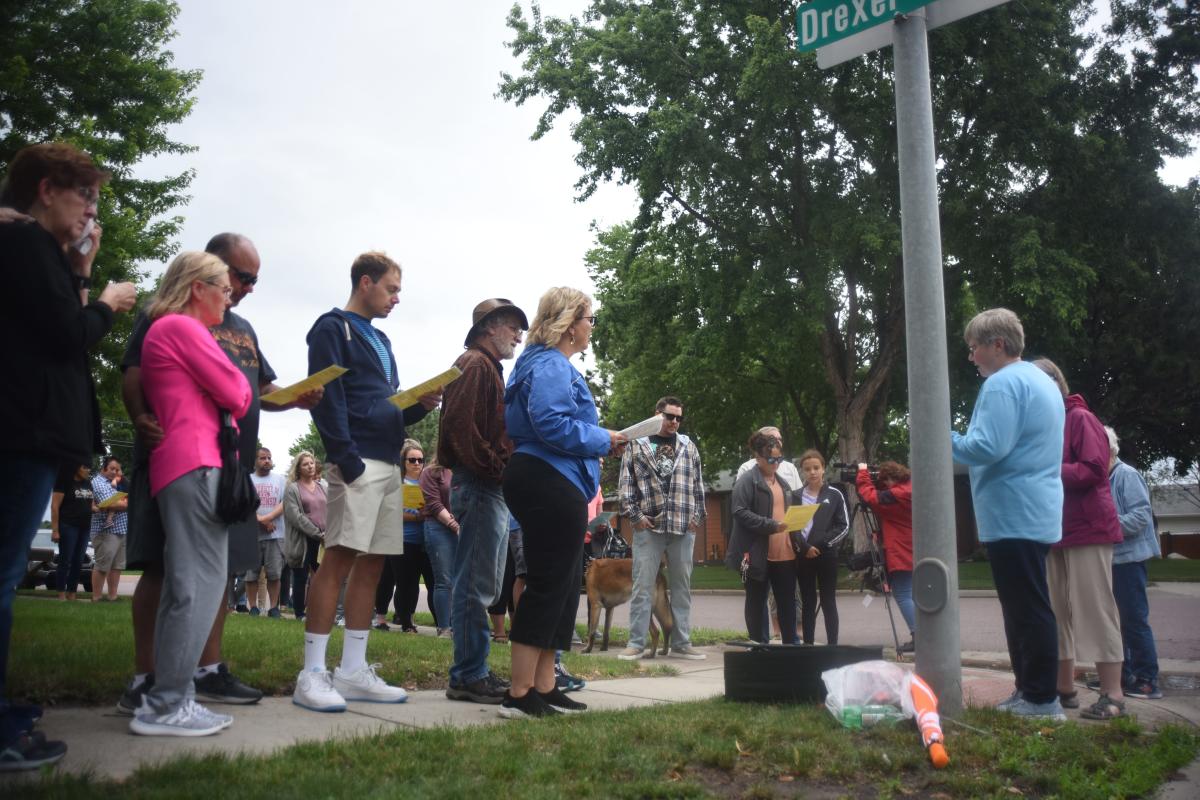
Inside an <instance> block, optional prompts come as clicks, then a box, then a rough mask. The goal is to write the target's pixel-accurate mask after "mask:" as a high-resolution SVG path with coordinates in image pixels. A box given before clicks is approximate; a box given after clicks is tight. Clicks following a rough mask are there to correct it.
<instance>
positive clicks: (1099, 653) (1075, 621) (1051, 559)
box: [1046, 544, 1125, 664]
mask: <svg viewBox="0 0 1200 800" xmlns="http://www.w3.org/2000/svg"><path fill="white" fill-rule="evenodd" d="M1112 552H1113V546H1112V545H1111V544H1089V545H1084V546H1082V547H1062V548H1053V549H1051V550H1050V555H1049V556H1047V557H1046V583H1047V584H1048V586H1049V588H1050V608H1051V609H1053V610H1054V619H1055V620H1056V621H1057V623H1058V659H1059V661H1072V660H1073V661H1080V662H1083V663H1085V664H1097V663H1100V664H1106V663H1120V662H1121V661H1124V660H1125V651H1124V648H1123V647H1122V645H1121V620H1120V617H1119V616H1118V615H1117V602H1116V601H1115V600H1114V599H1113V593H1112Z"/></svg>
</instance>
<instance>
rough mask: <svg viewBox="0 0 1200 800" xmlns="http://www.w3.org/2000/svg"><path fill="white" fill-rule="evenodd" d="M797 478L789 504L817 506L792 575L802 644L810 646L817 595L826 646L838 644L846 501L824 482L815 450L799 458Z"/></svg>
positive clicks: (802, 535)
mask: <svg viewBox="0 0 1200 800" xmlns="http://www.w3.org/2000/svg"><path fill="white" fill-rule="evenodd" d="M800 476H801V477H802V478H803V479H804V486H802V487H801V488H799V489H797V490H796V491H795V492H794V493H793V497H792V501H793V502H795V503H802V504H804V505H812V504H817V503H819V504H820V505H821V508H819V509H818V510H817V512H816V514H814V515H813V518H812V522H810V523H809V525H808V527H806V528H805V529H804V530H803V531H801V532H800V535H799V536H797V537H796V539H797V543H796V544H797V547H796V553H797V559H796V574H797V576H798V577H799V580H800V604H801V610H800V628H801V631H802V633H803V635H804V643H805V644H812V643H813V635H814V633H815V632H816V627H817V593H818V591H819V592H820V596H821V610H822V611H823V612H824V614H825V637H826V640H827V642H828V644H837V641H838V613H837V573H838V563H837V547H838V545H839V544H840V543H841V541H842V540H843V539H845V538H846V534H848V533H849V532H850V523H849V515H847V513H846V498H845V497H843V496H842V493H841V492H839V491H838V490H837V489H835V488H833V487H832V486H829V485H827V484H826V483H825V459H824V457H823V456H822V455H821V454H820V453H818V452H817V451H816V450H806V451H804V453H803V454H802V455H801V456H800Z"/></svg>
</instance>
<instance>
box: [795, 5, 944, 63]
mask: <svg viewBox="0 0 1200 800" xmlns="http://www.w3.org/2000/svg"><path fill="white" fill-rule="evenodd" d="M931 2H933V0H813V2H811V3H804V4H803V5H800V6H798V7H797V8H796V49H797V50H799V51H801V52H807V51H809V50H816V49H817V48H818V47H824V46H825V45H827V44H829V43H831V42H836V41H837V40H839V39H845V38H846V37H847V36H853V35H854V34H856V33H859V32H861V31H864V30H866V29H867V28H870V27H872V26H875V25H879V24H881V23H884V22H890V21H891V20H893V19H895V17H896V15H897V14H908V13H909V12H912V11H916V10H917V9H918V8H921V7H922V6H925V5H928V4H929V3H931Z"/></svg>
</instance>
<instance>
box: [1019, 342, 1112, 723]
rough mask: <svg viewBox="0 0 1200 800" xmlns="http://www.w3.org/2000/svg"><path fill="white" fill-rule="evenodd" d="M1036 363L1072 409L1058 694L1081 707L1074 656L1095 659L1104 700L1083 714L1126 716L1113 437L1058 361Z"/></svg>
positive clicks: (1061, 557)
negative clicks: (1115, 580)
mask: <svg viewBox="0 0 1200 800" xmlns="http://www.w3.org/2000/svg"><path fill="white" fill-rule="evenodd" d="M1033 363H1034V365H1035V366H1037V367H1038V368H1040V369H1041V370H1042V371H1043V372H1045V373H1046V374H1047V375H1049V376H1050V377H1051V378H1053V379H1054V382H1055V383H1056V384H1058V388H1059V391H1061V392H1062V395H1063V402H1064V403H1066V407H1067V420H1066V428H1065V430H1064V433H1063V465H1062V482H1063V536H1062V541H1060V542H1059V543H1058V544H1056V545H1054V546H1053V548H1052V549H1051V550H1050V556H1049V557H1048V558H1047V559H1046V582H1047V584H1048V585H1049V589H1050V607H1051V608H1052V609H1053V610H1054V617H1055V619H1056V620H1057V622H1058V694H1059V699H1060V700H1061V701H1062V704H1063V706H1064V707H1066V708H1078V706H1079V700H1078V698H1077V697H1076V694H1077V692H1076V691H1075V662H1076V661H1077V660H1078V661H1091V662H1093V663H1095V665H1096V672H1098V673H1099V675H1100V699H1099V700H1097V701H1096V702H1095V703H1093V704H1092V705H1091V706H1089V707H1088V708H1085V709H1084V710H1083V711H1081V712H1080V714H1081V715H1082V716H1084V717H1087V718H1088V719H1101V720H1107V719H1113V718H1115V717H1120V716H1124V714H1125V696H1124V694H1123V693H1122V691H1121V664H1122V662H1123V661H1124V658H1125V655H1124V649H1123V646H1122V644H1121V622H1120V617H1119V616H1118V614H1117V603H1116V601H1115V600H1114V599H1113V593H1112V557H1113V545H1114V544H1116V543H1117V542H1120V541H1121V523H1120V521H1119V520H1118V519H1117V509H1116V505H1115V504H1114V503H1113V499H1112V491H1111V490H1110V488H1109V485H1108V437H1107V436H1106V435H1105V433H1104V426H1103V425H1101V424H1100V420H1098V419H1096V415H1095V414H1093V413H1092V412H1091V411H1090V410H1089V409H1088V406H1087V402H1086V401H1085V400H1084V399H1083V397H1081V396H1080V395H1077V394H1071V393H1070V390H1069V389H1068V388H1067V380H1066V378H1065V377H1063V373H1062V370H1060V369H1059V368H1058V367H1057V366H1056V365H1055V364H1054V362H1053V361H1050V360H1049V359H1046V358H1039V359H1038V360H1036V361H1034V362H1033Z"/></svg>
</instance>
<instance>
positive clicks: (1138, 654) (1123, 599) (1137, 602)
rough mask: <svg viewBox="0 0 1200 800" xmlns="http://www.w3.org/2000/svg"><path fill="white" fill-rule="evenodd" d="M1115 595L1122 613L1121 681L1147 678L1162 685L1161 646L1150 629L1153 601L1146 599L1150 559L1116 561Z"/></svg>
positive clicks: (1128, 682) (1130, 684) (1147, 681)
mask: <svg viewBox="0 0 1200 800" xmlns="http://www.w3.org/2000/svg"><path fill="white" fill-rule="evenodd" d="M1112 578H1113V599H1114V600H1116V601H1117V613H1118V614H1119V615H1120V616H1121V643H1122V644H1123V645H1124V647H1125V665H1124V666H1123V667H1122V668H1121V685H1122V686H1132V685H1133V684H1135V683H1141V682H1142V681H1145V682H1146V683H1149V684H1150V685H1151V686H1153V687H1154V688H1156V689H1157V688H1158V649H1157V648H1156V647H1155V646H1154V631H1153V630H1151V629H1150V603H1149V602H1148V601H1147V600H1146V562H1145V561H1131V562H1128V563H1125V564H1113V565H1112Z"/></svg>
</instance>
